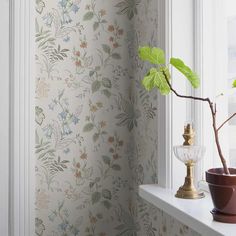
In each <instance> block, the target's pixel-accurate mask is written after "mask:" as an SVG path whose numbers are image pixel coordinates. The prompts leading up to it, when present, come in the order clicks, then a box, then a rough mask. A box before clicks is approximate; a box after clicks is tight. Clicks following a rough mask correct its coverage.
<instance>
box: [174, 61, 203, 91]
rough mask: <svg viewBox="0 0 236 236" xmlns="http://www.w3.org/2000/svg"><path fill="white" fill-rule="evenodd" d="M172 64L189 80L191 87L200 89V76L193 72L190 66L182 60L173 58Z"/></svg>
mask: <svg viewBox="0 0 236 236" xmlns="http://www.w3.org/2000/svg"><path fill="white" fill-rule="evenodd" d="M170 64H171V65H172V66H174V67H175V68H176V69H177V70H179V71H180V72H181V73H182V74H183V75H185V77H186V78H187V79H188V80H189V82H190V83H191V85H192V86H193V87H194V88H198V87H199V85H200V81H199V78H198V75H197V74H196V73H195V72H194V71H192V70H191V69H190V68H189V67H188V66H186V65H185V64H184V62H183V61H182V60H180V59H179V58H171V59H170Z"/></svg>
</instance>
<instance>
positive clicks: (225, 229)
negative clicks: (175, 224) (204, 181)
mask: <svg viewBox="0 0 236 236" xmlns="http://www.w3.org/2000/svg"><path fill="white" fill-rule="evenodd" d="M175 192H176V191H173V190H169V189H165V188H161V187H159V186H157V185H154V184H153V185H141V186H139V195H140V196H141V197H142V198H143V199H145V200H146V201H148V202H150V203H152V204H153V205H154V206H156V207H158V208H159V209H161V210H163V211H164V212H166V213H167V214H169V215H171V216H173V217H174V218H176V219H178V220H179V221H180V222H182V223H184V224H185V225H187V226H189V227H190V228H192V229H193V230H195V231H196V232H198V233H199V234H201V235H203V236H222V235H226V236H232V235H235V232H236V224H225V223H220V222H216V221H213V219H212V215H211V213H210V211H211V210H212V208H213V205H212V201H211V198H210V196H209V194H206V197H205V198H202V199H197V200H189V199H180V198H176V197H175V196H174V195H175Z"/></svg>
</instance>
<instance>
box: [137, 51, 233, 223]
mask: <svg viewBox="0 0 236 236" xmlns="http://www.w3.org/2000/svg"><path fill="white" fill-rule="evenodd" d="M139 57H140V59H141V60H143V61H147V62H150V63H151V64H153V65H154V66H153V67H152V68H151V69H150V70H149V71H148V73H147V74H146V75H145V76H144V79H143V80H142V84H143V86H144V87H145V89H146V90H148V91H150V90H152V89H154V88H156V89H158V90H159V92H160V93H161V94H162V95H168V94H169V93H171V92H172V93H174V94H175V95H176V96H177V97H180V98H185V99H192V100H195V101H200V102H205V103H207V104H208V106H209V109H210V112H211V116H212V128H213V132H214V138H215V144H216V148H217V151H218V155H219V158H220V160H221V163H222V167H221V168H212V169H209V170H208V171H206V181H207V182H208V185H209V189H210V193H211V196H212V201H213V205H214V209H213V210H212V214H213V218H214V219H215V220H217V221H221V222H226V223H236V169H235V168H228V166H227V163H226V160H225V158H224V155H223V153H222V149H221V145H220V141H219V131H220V129H221V128H223V126H224V125H225V124H226V123H227V122H228V121H229V120H231V119H232V118H233V117H234V116H235V115H236V113H234V114H232V115H231V116H230V117H229V118H228V119H226V120H225V121H224V122H223V123H222V124H221V125H219V126H218V125H217V120H216V117H217V109H216V104H215V103H213V102H212V101H211V100H210V99H209V98H208V97H207V98H202V97H195V96H189V95H182V94H179V93H178V92H177V91H176V90H175V89H174V88H173V87H172V85H171V75H170V72H169V68H168V66H169V65H171V66H173V67H174V68H176V69H177V70H178V71H180V72H181V73H182V74H183V75H184V76H185V77H186V79H187V80H188V81H189V82H190V84H191V85H192V87H193V88H198V87H199V85H200V82H199V77H198V75H197V74H196V73H195V72H194V71H192V70H191V69H190V68H189V67H188V66H187V65H185V63H184V62H183V61H182V60H181V59H178V58H170V61H169V63H168V64H167V63H166V62H165V54H164V51H163V50H162V49H160V48H156V47H153V48H151V47H148V46H144V47H140V48H139ZM232 86H233V87H236V80H235V81H234V82H233V85H232Z"/></svg>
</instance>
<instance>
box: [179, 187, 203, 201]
mask: <svg viewBox="0 0 236 236" xmlns="http://www.w3.org/2000/svg"><path fill="white" fill-rule="evenodd" d="M175 197H177V198H184V199H199V198H203V197H205V194H204V193H203V192H200V191H197V190H196V189H195V190H194V189H193V190H186V189H184V188H183V187H180V188H179V190H178V191H177V193H176V194H175Z"/></svg>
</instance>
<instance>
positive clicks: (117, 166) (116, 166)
mask: <svg viewBox="0 0 236 236" xmlns="http://www.w3.org/2000/svg"><path fill="white" fill-rule="evenodd" d="M111 168H112V169H113V170H116V171H119V170H121V166H120V165H118V164H113V165H112V167H111Z"/></svg>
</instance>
